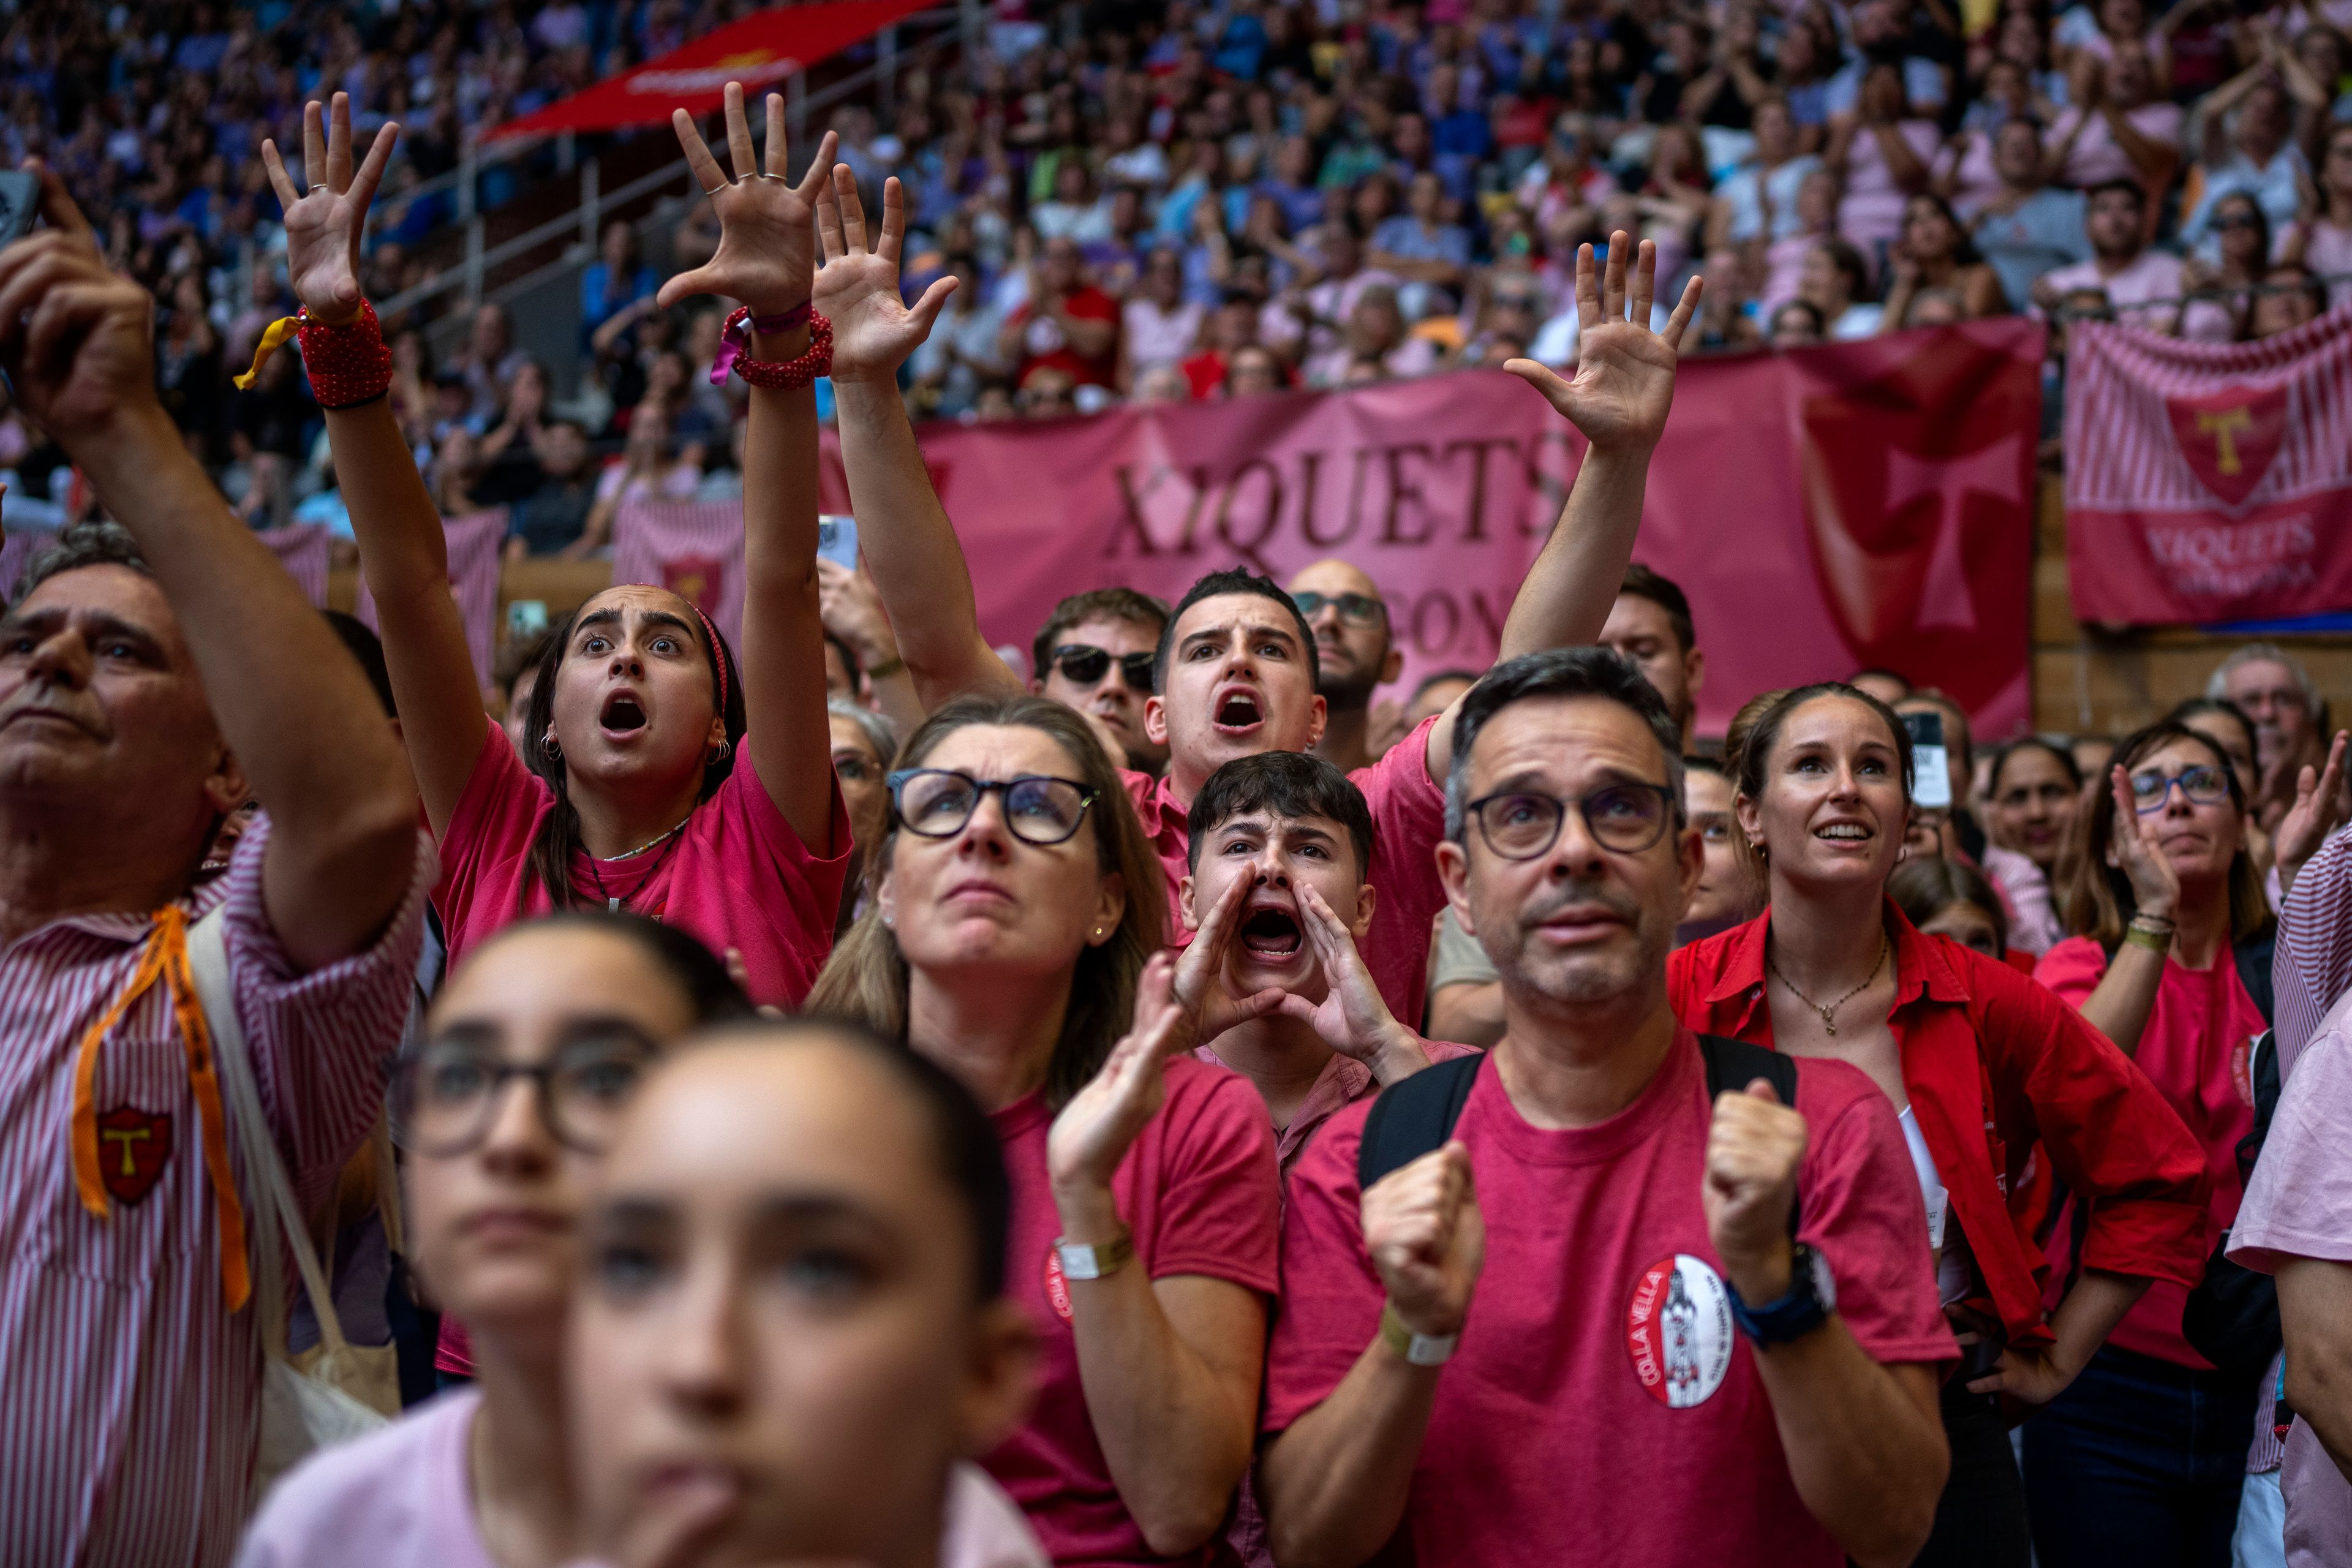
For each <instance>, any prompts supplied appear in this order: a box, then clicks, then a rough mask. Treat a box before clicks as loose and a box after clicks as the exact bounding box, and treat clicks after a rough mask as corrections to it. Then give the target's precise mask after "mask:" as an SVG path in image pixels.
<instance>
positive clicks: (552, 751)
mask: <svg viewBox="0 0 2352 1568" xmlns="http://www.w3.org/2000/svg"><path fill="white" fill-rule="evenodd" d="M539 749H540V750H541V752H544V753H546V756H547V760H548V761H549V762H551V763H560V762H562V760H563V748H562V746H561V745H559V744H558V743H557V742H556V739H555V727H554V726H553V725H549V726H548V731H547V733H546V734H545V735H543V736H541V739H540V742H539Z"/></svg>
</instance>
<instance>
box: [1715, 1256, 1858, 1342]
mask: <svg viewBox="0 0 2352 1568" xmlns="http://www.w3.org/2000/svg"><path fill="white" fill-rule="evenodd" d="M1723 1289H1724V1292H1725V1294H1727V1295H1728V1296H1729V1297H1730V1298H1731V1321H1733V1322H1735V1323H1738V1325H1739V1331H1740V1332H1741V1333H1743V1334H1746V1335H1747V1336H1748V1338H1749V1339H1751V1340H1754V1341H1755V1342H1757V1343H1758V1344H1759V1345H1785V1344H1787V1343H1788V1342H1790V1341H1791V1340H1801V1339H1803V1338H1804V1337H1805V1336H1806V1335H1807V1334H1810V1333H1811V1332H1812V1331H1814V1330H1815V1329H1818V1328H1820V1327H1821V1326H1822V1324H1823V1323H1826V1322H1828V1321H1830V1314H1831V1313H1832V1312H1833V1311H1835V1310H1837V1280H1836V1279H1835V1278H1834V1277H1833V1276H1832V1274H1831V1273H1830V1260H1829V1259H1828V1258H1823V1257H1822V1255H1821V1253H1820V1252H1818V1251H1816V1250H1815V1249H1814V1248H1812V1247H1809V1246H1807V1245H1806V1244H1805V1243H1803V1242H1798V1243H1796V1244H1795V1245H1794V1246H1792V1247H1790V1249H1789V1289H1788V1291H1787V1293H1786V1294H1784V1295H1783V1296H1781V1298H1780V1300H1777V1301H1767V1302H1765V1303H1764V1304H1763V1305H1762V1306H1760V1307H1751V1306H1749V1305H1748V1303H1747V1302H1745V1301H1743V1300H1740V1299H1739V1290H1738V1287H1736V1286H1735V1285H1733V1284H1732V1283H1731V1280H1730V1279H1728V1278H1726V1279H1725V1280H1724V1281H1723Z"/></svg>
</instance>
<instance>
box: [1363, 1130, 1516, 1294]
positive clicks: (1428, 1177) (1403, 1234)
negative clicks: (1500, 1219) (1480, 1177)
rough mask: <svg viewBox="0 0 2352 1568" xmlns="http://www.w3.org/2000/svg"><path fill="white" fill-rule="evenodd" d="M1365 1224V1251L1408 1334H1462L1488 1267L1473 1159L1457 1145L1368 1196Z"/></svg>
mask: <svg viewBox="0 0 2352 1568" xmlns="http://www.w3.org/2000/svg"><path fill="white" fill-rule="evenodd" d="M1363 1218H1364V1250H1365V1252H1367V1253H1368V1254H1370V1257H1371V1259H1372V1268H1374V1269H1375V1270H1377V1271H1378V1272H1379V1274H1380V1277H1381V1284H1382V1285H1384V1286H1386V1287H1387V1288H1388V1293H1389V1303H1390V1305H1391V1306H1393V1307H1394V1308H1395V1309H1396V1314H1397V1316H1398V1317H1400V1318H1402V1319H1403V1320H1404V1325H1405V1327H1407V1328H1409V1329H1411V1330H1412V1331H1413V1332H1414V1333H1417V1334H1426V1335H1428V1336H1429V1337H1431V1338H1433V1339H1442V1338H1444V1336H1446V1335H1448V1334H1456V1333H1460V1332H1461V1331H1462V1320H1463V1318H1464V1317H1465V1315H1466V1314H1467V1313H1468V1312H1469V1310H1470V1292H1471V1291H1472V1289H1475V1287H1476V1285H1477V1283H1478V1269H1479V1268H1480V1266H1481V1265H1482V1264H1484V1263H1485V1262H1486V1220H1485V1218H1484V1217H1483V1216H1482V1215H1480V1214H1479V1213H1478V1194H1476V1192H1475V1191H1474V1190H1473V1189H1472V1187H1471V1184H1470V1151H1469V1150H1467V1149H1465V1148H1464V1147H1463V1146H1462V1144H1461V1142H1459V1141H1456V1142H1451V1143H1448V1144H1446V1145H1445V1147H1444V1148H1443V1149H1439V1150H1436V1151H1434V1152H1431V1153H1427V1154H1423V1156H1422V1157H1421V1158H1420V1159H1418V1160H1415V1161H1414V1162H1413V1163H1411V1164H1410V1165H1403V1166H1400V1167H1399V1168H1397V1169H1396V1170H1393V1171H1391V1172H1390V1173H1388V1174H1387V1175H1385V1176H1383V1177H1381V1179H1380V1180H1379V1181H1377V1182H1375V1183H1373V1184H1372V1190H1371V1191H1370V1192H1368V1193H1366V1194H1364V1210H1363Z"/></svg>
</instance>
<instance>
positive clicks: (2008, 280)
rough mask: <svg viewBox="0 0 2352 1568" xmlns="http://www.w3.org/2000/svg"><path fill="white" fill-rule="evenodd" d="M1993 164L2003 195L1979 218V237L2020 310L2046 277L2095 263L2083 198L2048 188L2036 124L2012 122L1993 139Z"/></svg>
mask: <svg viewBox="0 0 2352 1568" xmlns="http://www.w3.org/2000/svg"><path fill="white" fill-rule="evenodd" d="M1992 164H1993V169H1994V171H1995V173H1996V174H1998V175H1999V176H2000V189H1999V190H1997V191H1996V192H1995V193H1994V194H1993V195H1992V196H1991V198H1990V200H1988V201H1987V202H1986V203H1985V205H1984V208H1983V210H1982V211H1981V212H1980V213H1979V215H1978V216H1977V220H1976V227H1975V230H1974V235H1975V238H1976V245H1977V249H1978V251H1979V253H1980V254H1981V255H1982V256H1983V257H1984V258H1985V260H1986V261H1987V262H1988V263H1990V266H1991V267H1992V269H1993V272H1994V274H1995V276H1997V277H1998V278H1999V279H2000V290H2001V293H2002V295H2003V296H2004V297H2005V298H2006V300H2007V301H2008V303H2009V304H2010V306H2011V309H2018V308H2021V307H2022V306H2023V305H2024V303H2025V301H2026V300H2029V299H2031V298H2032V293H2033V285H2034V284H2035V283H2036V282H2038V281H2039V280H2040V279H2042V276H2043V275H2044V274H2046V273H2050V272H2054V271H2056V270H2057V269H2058V268H2061V267H2065V266H2069V265H2072V264H2074V263H2076V262H2081V261H2086V260H2088V259H2089V258H2090V254H2091V251H2090V243H2089V241H2088V240H2087V239H2086V238H2085V237H2084V232H2083V225H2084V201H2083V193H2082V192H2080V191H2068V190H2061V189H2059V188H2058V187H2056V186H2054V185H2052V184H2046V183H2044V181H2043V177H2042V170H2043V169H2044V167H2045V166H2046V163H2045V159H2044V157H2043V153H2042V133H2041V132H2040V131H2038V130H2037V129H2035V127H2034V124H2033V121H2031V120H2026V119H2015V120H2011V121H2007V122H2006V123H2004V124H2003V125H2002V126H2001V127H2000V130H1999V131H1997V132H1994V133H1993V138H1992Z"/></svg>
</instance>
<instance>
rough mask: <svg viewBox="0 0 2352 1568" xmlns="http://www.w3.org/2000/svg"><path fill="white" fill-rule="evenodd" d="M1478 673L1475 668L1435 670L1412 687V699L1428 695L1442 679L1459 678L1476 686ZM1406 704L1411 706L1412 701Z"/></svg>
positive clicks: (1418, 699) (1415, 700) (1420, 698)
mask: <svg viewBox="0 0 2352 1568" xmlns="http://www.w3.org/2000/svg"><path fill="white" fill-rule="evenodd" d="M1478 673H1479V672H1478V671H1476V670H1475V669H1439V670H1433V671H1431V672H1430V673H1429V674H1427V675H1424V676H1423V677H1422V678H1421V681H1420V683H1419V684H1418V685H1416V686H1415V687H1414V688H1413V689H1412V701H1413V702H1418V701H1420V700H1422V699H1423V697H1425V696H1427V695H1428V693H1429V689H1430V688H1431V687H1433V686H1434V685H1436V684H1437V683H1438V682H1439V681H1441V680H1459V681H1463V682H1465V683H1467V684H1468V685H1471V686H1475V685H1477V684H1478ZM1406 706H1407V707H1411V706H1412V703H1410V702H1409V703H1407V704H1406Z"/></svg>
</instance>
